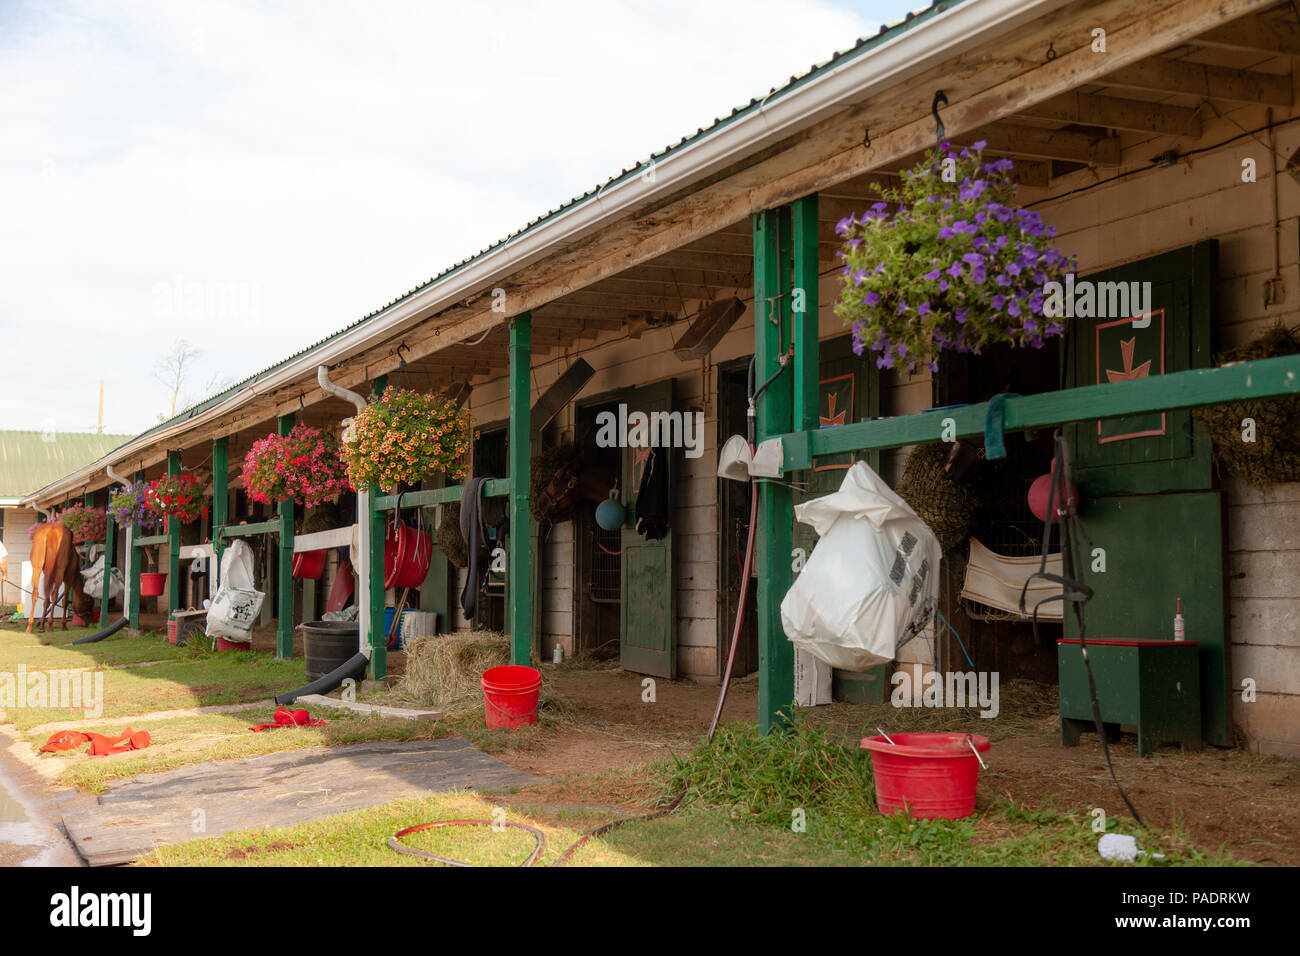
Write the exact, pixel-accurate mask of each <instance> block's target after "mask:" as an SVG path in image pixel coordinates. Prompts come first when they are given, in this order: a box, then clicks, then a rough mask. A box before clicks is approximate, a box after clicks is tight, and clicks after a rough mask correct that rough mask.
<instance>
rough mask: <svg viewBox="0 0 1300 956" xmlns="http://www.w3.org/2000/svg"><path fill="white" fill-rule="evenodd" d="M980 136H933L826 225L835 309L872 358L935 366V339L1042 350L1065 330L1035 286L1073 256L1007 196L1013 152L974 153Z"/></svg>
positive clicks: (957, 347)
mask: <svg viewBox="0 0 1300 956" xmlns="http://www.w3.org/2000/svg"><path fill="white" fill-rule="evenodd" d="M984 146H985V144H984V143H983V142H978V143H975V144H974V146H973V147H971V148H969V149H962V150H961V151H960V152H957V151H955V150H953V149H952V148H951V147H949V145H948V144H947V143H944V144H942V145H941V146H940V147H939V149H938V150H931V151H930V152H928V153H927V154H926V158H925V160H924V161H923V162H922V163H921V164H920V165H918V166H916V167H915V168H913V169H911V170H907V171H905V172H904V173H903V177H902V182H901V184H900V185H898V186H884V187H880V186H877V187H876V189H877V191H878V192H879V193H880V196H881V201H880V202H877V203H875V204H874V205H873V206H872V207H871V208H870V209H869V210H868V211H867V212H866V213H865V214H863V215H862V216H861V217H858V216H856V215H850V216H848V217H847V218H845V219H842V220H840V222H839V223H838V224H837V225H836V227H835V229H836V232H837V233H839V234H840V235H841V236H843V237H844V246H843V249H842V250H841V251H840V252H839V256H840V257H841V258H842V259H843V260H844V269H843V277H844V289H843V292H842V293H841V295H840V299H839V301H838V302H837V303H836V305H835V311H836V313H837V314H838V315H839V316H840V317H841V318H842V319H844V321H845V322H846V323H848V324H850V325H852V327H853V350H854V351H855V352H856V353H857V354H859V355H862V354H864V353H865V352H867V351H870V352H874V353H875V355H876V365H877V367H879V368H899V369H903V370H906V371H908V372H909V373H910V372H914V371H915V370H916V367H917V366H918V365H924V366H928V367H929V368H930V370H931V371H936V370H937V368H938V365H937V362H938V357H939V352H940V350H942V349H951V350H954V351H957V352H975V353H978V352H980V351H981V350H982V349H984V348H985V347H986V346H989V345H994V344H997V343H1007V344H1010V345H1013V346H1029V347H1032V348H1042V347H1043V344H1044V343H1045V341H1046V340H1047V339H1048V338H1050V337H1052V336H1055V335H1060V334H1061V333H1062V332H1063V331H1064V330H1065V326H1064V325H1063V324H1061V322H1059V321H1057V320H1056V319H1053V318H1049V317H1047V316H1046V315H1045V314H1044V302H1045V298H1046V293H1045V292H1044V286H1045V285H1046V284H1047V283H1048V282H1055V281H1061V279H1062V277H1063V276H1064V275H1065V273H1067V272H1070V271H1072V270H1073V268H1074V258H1073V257H1072V256H1066V255H1064V254H1062V253H1061V252H1058V251H1057V250H1056V249H1054V248H1052V246H1051V244H1050V240H1051V239H1052V237H1053V236H1055V234H1056V230H1055V229H1053V227H1051V226H1048V225H1045V224H1044V223H1043V221H1042V219H1041V218H1040V217H1039V215H1038V213H1036V212H1034V211H1032V210H1029V209H1024V208H1022V207H1018V206H1016V205H1014V201H1015V194H1016V186H1015V183H1013V182H1012V181H1011V176H1010V173H1011V169H1012V168H1013V164H1012V162H1011V160H1009V159H998V160H995V161H993V162H987V163H986V162H984V160H983V156H982V152H981V151H982V150H983V149H984Z"/></svg>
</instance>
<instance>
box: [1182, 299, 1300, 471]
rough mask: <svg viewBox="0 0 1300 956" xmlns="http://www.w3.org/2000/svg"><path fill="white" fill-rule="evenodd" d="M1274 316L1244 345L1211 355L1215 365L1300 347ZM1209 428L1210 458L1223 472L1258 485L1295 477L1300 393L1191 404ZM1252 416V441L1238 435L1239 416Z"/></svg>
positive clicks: (1299, 448)
mask: <svg viewBox="0 0 1300 956" xmlns="http://www.w3.org/2000/svg"><path fill="white" fill-rule="evenodd" d="M1298 330H1300V327H1297V328H1294V329H1287V328H1286V327H1285V326H1283V325H1282V324H1281V323H1280V322H1279V323H1278V324H1276V325H1274V326H1272V327H1271V328H1269V329H1268V330H1266V331H1265V332H1263V333H1261V334H1260V335H1259V336H1257V337H1256V338H1254V339H1252V340H1251V341H1250V342H1248V343H1247V344H1246V345H1243V346H1241V347H1240V348H1237V349H1233V350H1231V351H1229V352H1224V353H1223V354H1222V355H1219V356H1217V357H1216V361H1217V364H1218V365H1227V364H1230V363H1232V362H1250V361H1254V360H1256V359H1264V358H1277V357H1279V356H1283V355H1295V354H1296V353H1297V352H1300V342H1297V341H1296V333H1297V331H1298ZM1192 414H1193V415H1194V416H1195V417H1196V420H1197V421H1198V422H1200V423H1201V425H1202V426H1204V428H1205V430H1206V431H1207V432H1209V433H1210V440H1211V442H1212V443H1213V445H1214V459H1215V461H1216V462H1218V464H1219V467H1220V468H1222V469H1223V470H1224V471H1226V472H1228V473H1229V474H1234V475H1240V476H1241V477H1242V478H1244V479H1245V480H1246V481H1248V482H1250V483H1251V484H1252V485H1256V486H1258V487H1263V486H1266V485H1274V484H1281V483H1284V482H1290V481H1300V395H1288V396H1285V397H1279V398H1264V399H1254V400H1251V401H1243V402H1229V403H1227V404H1225V405H1210V406H1207V407H1205V408H1197V409H1194V410H1193V412H1192ZM1247 418H1250V419H1254V421H1255V441H1253V442H1246V441H1242V422H1243V421H1244V420H1245V419H1247Z"/></svg>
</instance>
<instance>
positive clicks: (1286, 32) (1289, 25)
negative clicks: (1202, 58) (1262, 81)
mask: <svg viewBox="0 0 1300 956" xmlns="http://www.w3.org/2000/svg"><path fill="white" fill-rule="evenodd" d="M1191 42H1192V44H1193V45H1195V46H1205V47H1212V48H1214V49H1219V50H1241V51H1243V52H1245V53H1266V54H1271V55H1277V56H1300V24H1297V23H1296V22H1295V20H1294V19H1292V18H1291V17H1290V16H1287V17H1286V18H1284V19H1281V20H1278V19H1271V18H1270V19H1266V18H1264V17H1253V18H1243V19H1241V20H1237V21H1235V22H1233V23H1228V24H1225V25H1224V26H1221V27H1215V28H1214V29H1213V30H1209V31H1207V32H1205V33H1202V34H1201V35H1200V36H1198V37H1195V38H1193V39H1192V41H1191Z"/></svg>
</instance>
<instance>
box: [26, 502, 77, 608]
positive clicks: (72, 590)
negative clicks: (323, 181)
mask: <svg viewBox="0 0 1300 956" xmlns="http://www.w3.org/2000/svg"><path fill="white" fill-rule="evenodd" d="M42 574H44V575H45V609H44V612H43V613H42V614H41V631H42V632H44V631H52V630H54V621H53V618H52V614H53V608H54V607H57V606H58V601H59V588H60V587H62V588H63V594H62V599H63V601H64V614H63V630H65V631H66V630H67V629H68V611H69V610H70V609H71V610H75V611H76V612H77V613H78V614H80V615H81V616H82V617H85V618H89V617H90V614H91V607H92V601H91V598H90V595H88V594H87V593H86V588H85V585H84V582H83V581H82V579H81V560H80V558H78V556H77V549H76V548H74V547H73V546H72V532H70V531H69V530H68V529H67V528H65V527H64V526H63V525H62V524H61V523H58V522H55V523H53V524H41V525H38V526H37V528H36V533H35V534H34V535H33V536H32V593H31V598H32V608H31V613H30V614H28V615H27V633H28V634H30V633H32V625H33V624H35V623H36V597H37V595H39V594H40V593H41V588H40V580H41V575H42Z"/></svg>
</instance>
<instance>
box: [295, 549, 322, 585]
mask: <svg viewBox="0 0 1300 956" xmlns="http://www.w3.org/2000/svg"><path fill="white" fill-rule="evenodd" d="M328 557H329V549H328V548H320V549H319V550H317V551H296V552H294V555H293V567H292V572H293V576H294V577H295V578H297V579H298V580H303V579H304V578H305V579H309V580H312V581H315V580H317V579H318V578H320V576H321V575H322V574H324V573H325V559H326V558H328Z"/></svg>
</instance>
